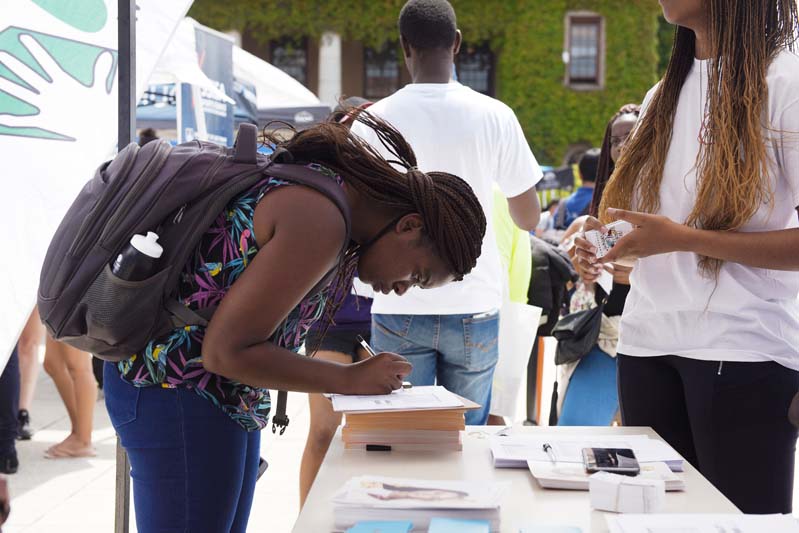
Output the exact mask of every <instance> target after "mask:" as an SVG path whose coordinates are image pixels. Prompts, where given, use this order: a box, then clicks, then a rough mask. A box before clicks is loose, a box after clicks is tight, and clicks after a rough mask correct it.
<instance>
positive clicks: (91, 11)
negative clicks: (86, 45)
mask: <svg viewBox="0 0 799 533" xmlns="http://www.w3.org/2000/svg"><path fill="white" fill-rule="evenodd" d="M31 1H32V2H33V3H34V4H36V5H38V6H39V7H41V8H42V9H44V10H45V11H47V12H49V13H50V14H51V15H53V16H54V17H55V18H57V19H59V20H61V21H62V22H65V23H67V24H69V25H70V26H72V27H73V28H75V29H78V30H80V31H85V32H86V33H94V32H97V31H100V30H102V29H103V28H105V23H106V22H107V21H108V10H107V9H106V7H105V2H103V0H31Z"/></svg>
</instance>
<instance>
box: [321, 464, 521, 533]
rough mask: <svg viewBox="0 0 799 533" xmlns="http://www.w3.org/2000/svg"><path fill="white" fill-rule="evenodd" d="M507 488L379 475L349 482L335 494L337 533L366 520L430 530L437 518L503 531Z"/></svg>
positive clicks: (468, 482) (334, 508)
mask: <svg viewBox="0 0 799 533" xmlns="http://www.w3.org/2000/svg"><path fill="white" fill-rule="evenodd" d="M504 490H505V485H503V484H499V483H493V482H474V481H432V480H422V479H400V478H388V477H380V476H360V477H356V478H352V479H350V480H349V481H348V482H347V483H346V484H345V485H344V487H342V488H341V489H340V490H339V491H338V492H337V493H336V494H335V495H334V496H333V515H334V518H335V527H336V531H345V530H346V529H347V528H349V527H350V526H352V525H353V524H355V523H356V522H361V521H367V520H386V521H395V520H397V521H406V520H407V521H409V522H413V531H427V530H428V528H429V527H430V522H431V520H432V519H433V518H451V519H463V520H485V521H488V523H489V524H490V530H491V531H499V508H500V500H501V498H502V494H503V492H504Z"/></svg>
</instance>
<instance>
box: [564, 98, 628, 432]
mask: <svg viewBox="0 0 799 533" xmlns="http://www.w3.org/2000/svg"><path fill="white" fill-rule="evenodd" d="M639 113H640V107H639V106H638V105H636V104H627V105H624V106H622V107H621V109H619V111H618V112H617V113H616V114H615V115H613V117H611V119H610V122H608V125H607V127H606V128H605V136H604V138H603V139H602V150H601V153H600V155H599V166H598V170H597V176H596V185H595V187H594V196H593V197H592V199H591V205H590V208H589V212H588V214H589V215H590V216H593V217H595V216H597V213H598V211H599V203H600V201H601V199H602V193H603V191H604V190H605V185H606V184H607V182H608V180H609V179H610V177H611V175H612V174H613V170H614V169H615V165H616V161H618V159H619V157H621V154H622V153H623V152H624V147H625V144H626V143H627V139H628V137H629V136H630V133H631V132H632V129H633V127H634V126H635V124H636V121H637V120H638V115H639ZM585 220H586V217H580V218H579V219H577V220H576V221H575V222H574V223H572V225H571V226H570V227H569V230H568V231H567V237H568V235H569V234H574V235H577V234H579V233H580V232H582V229H583V228H582V227H583V224H584V223H585ZM570 253H571V254H572V257H573V253H574V248H571V249H570ZM574 263H575V267H576V268H577V270H578V272H579V273H580V274H581V277H582V275H583V274H585V275H587V276H588V279H594V276H593V273H592V272H583V271H581V270H580V265H581V263H580V262H579V261H575V262H574ZM608 269H609V271H610V272H611V273H612V274H613V288H612V290H611V291H610V295H608V294H607V293H606V292H605V291H604V289H603V288H602V287H601V286H600V285H599V284H597V283H593V282H591V281H589V282H586V281H585V280H583V281H582V282H580V283H578V288H577V291H578V292H581V293H582V298H581V297H580V296H578V297H575V298H572V302H573V303H574V304H575V305H574V306H573V310H574V311H577V310H579V307H578V306H579V302H583V303H582V306H583V307H582V308H587V307H592V306H593V305H599V304H600V302H602V301H603V300H604V299H605V298H606V297H607V303H606V304H605V307H604V310H603V315H604V316H603V317H602V326H601V330H600V333H599V341H598V343H597V345H596V346H595V347H594V349H593V350H591V351H590V352H589V353H588V354H587V355H585V356H584V357H583V358H582V359H581V360H580V361H579V362H578V363H574V364H570V365H562V366H561V367H559V368H561V369H562V372H561V375H560V376H559V377H558V383H559V386H560V397H561V398H562V399H563V401H562V408H561V410H560V415H559V418H558V425H561V426H606V425H608V424H610V422H611V421H612V420H613V418H614V417H615V415H616V414H617V412H618V408H619V397H618V388H617V385H616V361H615V360H614V359H613V358H615V357H616V344H617V343H618V341H619V320H620V319H621V313H622V310H623V309H624V302H625V300H626V298H627V293H628V292H629V290H630V268H629V267H625V266H621V265H609V266H608Z"/></svg>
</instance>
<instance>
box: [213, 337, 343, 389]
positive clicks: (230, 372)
mask: <svg viewBox="0 0 799 533" xmlns="http://www.w3.org/2000/svg"><path fill="white" fill-rule="evenodd" d="M209 355H210V357H209ZM203 366H205V368H206V370H208V371H210V372H213V373H215V374H220V375H222V376H225V377H226V378H228V379H233V380H236V381H238V382H240V383H244V384H246V385H250V386H253V387H261V388H265V389H275V390H291V391H297V392H321V393H327V392H346V390H347V382H346V381H347V379H346V366H347V365H343V364H341V363H334V362H332V361H325V360H323V359H313V358H311V357H306V356H303V355H299V354H296V353H294V352H292V351H290V350H286V349H285V348H280V347H279V346H277V345H276V344H273V343H271V342H263V343H260V344H256V345H254V346H250V347H247V348H240V349H237V350H236V353H235V354H230V355H226V356H223V357H218V356H217V357H214V356H213V354H205V353H204V354H203Z"/></svg>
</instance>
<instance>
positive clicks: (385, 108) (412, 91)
mask: <svg viewBox="0 0 799 533" xmlns="http://www.w3.org/2000/svg"><path fill="white" fill-rule="evenodd" d="M369 111H370V112H371V113H373V114H375V115H377V116H379V117H381V118H383V119H385V120H387V121H388V122H389V123H391V124H392V125H393V126H394V127H395V128H397V130H399V132H400V133H402V135H403V136H404V137H405V139H406V140H407V141H408V142H409V143H410V145H411V146H412V147H413V150H414V152H415V153H416V159H417V164H418V167H419V169H420V170H422V171H424V172H429V171H442V172H449V173H450V174H455V175H456V176H459V177H460V178H463V179H464V180H466V181H467V182H468V183H469V185H471V186H472V189H474V192H475V194H476V195H477V198H478V199H479V200H480V204H481V205H482V206H483V211H484V212H485V214H486V219H487V222H488V227H487V229H486V235H485V238H484V239H483V250H482V254H481V255H480V258H479V259H478V260H477V266H475V268H474V269H473V270H472V272H471V273H470V274H469V275H467V276H466V277H464V279H463V281H459V282H454V283H450V284H448V285H445V286H444V287H440V288H437V289H424V290H422V289H419V288H415V287H414V288H412V289H410V290H409V291H407V292H406V293H405V294H404V295H402V296H401V297H399V296H397V295H395V294H394V293H392V294H389V295H384V294H375V300H374V305H373V306H372V313H379V314H407V315H455V314H469V313H483V312H486V311H491V310H494V309H499V307H500V306H501V305H502V284H501V279H502V278H501V276H502V267H501V266H500V260H499V252H498V251H497V245H496V242H495V239H494V229H493V225H492V220H491V218H492V217H491V213H492V204H493V197H492V190H491V188H492V184H493V182H496V183H497V184H498V185H499V187H500V189H501V190H502V193H503V194H504V195H505V196H506V197H508V198H510V197H513V196H518V195H520V194H522V193H523V192H525V191H527V190H528V189H530V188H531V187H533V186H535V184H536V183H538V180H540V179H541V177H542V176H543V173H542V172H541V169H540V167H539V166H538V163H537V162H536V160H535V157H534V156H533V153H532V152H531V151H530V147H529V146H528V144H527V141H526V139H525V138H524V133H523V132H522V128H521V126H520V125H519V121H518V120H517V119H516V115H514V113H513V111H512V110H511V109H510V108H509V107H508V106H506V105H505V104H503V103H502V102H500V101H499V100H495V99H493V98H490V97H488V96H485V95H483V94H480V93H478V92H476V91H473V90H472V89H470V88H468V87H466V86H464V85H461V84H460V83H457V82H451V83H416V84H410V85H406V86H405V87H404V88H402V89H400V90H399V91H397V92H396V93H394V94H393V95H391V96H389V97H387V98H384V99H382V100H380V101H379V102H377V103H375V104H374V105H373V106H371V107H370V108H369ZM352 130H353V132H355V133H356V134H358V135H360V136H361V137H362V138H363V139H365V140H366V141H367V142H369V143H370V144H372V146H374V147H376V148H377V149H378V150H379V151H380V152H381V153H383V154H384V155H387V154H386V151H385V150H384V149H383V146H382V144H380V141H378V140H377V138H376V136H375V134H374V132H373V131H372V130H371V129H370V128H368V127H366V126H364V125H363V124H361V123H358V122H356V123H355V124H354V125H353V128H352Z"/></svg>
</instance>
